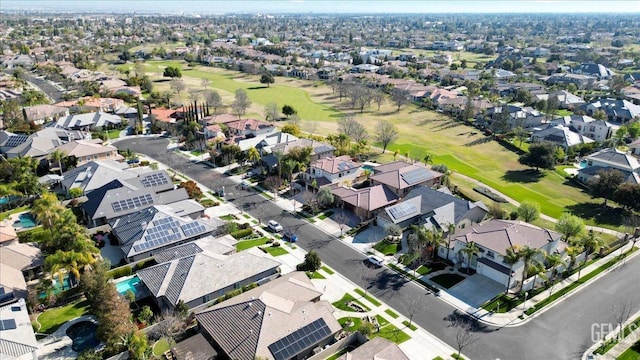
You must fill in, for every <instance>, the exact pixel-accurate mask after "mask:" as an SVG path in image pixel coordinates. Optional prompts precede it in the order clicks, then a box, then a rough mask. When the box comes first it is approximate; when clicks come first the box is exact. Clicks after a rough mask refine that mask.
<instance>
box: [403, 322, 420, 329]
mask: <svg viewBox="0 0 640 360" xmlns="http://www.w3.org/2000/svg"><path fill="white" fill-rule="evenodd" d="M402 325H404V326H406V327H408V328H409V329H411V330H413V331H416V330H418V327H417V326H415V325H414V324H412V323H410V322H409V320H405V321H403V322H402Z"/></svg>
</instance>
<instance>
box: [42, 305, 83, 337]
mask: <svg viewBox="0 0 640 360" xmlns="http://www.w3.org/2000/svg"><path fill="white" fill-rule="evenodd" d="M88 312H89V302H88V301H87V300H84V301H76V302H73V303H71V304H68V305H65V306H62V307H57V308H53V309H49V310H47V311H45V312H43V313H42V314H40V315H39V316H38V322H39V323H40V329H38V332H39V333H43V334H51V333H53V332H54V331H56V329H58V328H59V327H60V326H61V325H62V324H64V323H65V322H67V321H69V320H71V319H75V318H77V317H79V316H82V315H85V314H87V313H88ZM36 327H37V325H36Z"/></svg>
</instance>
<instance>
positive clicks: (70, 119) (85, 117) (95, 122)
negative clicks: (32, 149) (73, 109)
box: [51, 112, 122, 130]
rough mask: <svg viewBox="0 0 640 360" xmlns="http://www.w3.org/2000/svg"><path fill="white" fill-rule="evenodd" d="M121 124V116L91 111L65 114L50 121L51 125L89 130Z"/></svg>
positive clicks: (60, 127)
mask: <svg viewBox="0 0 640 360" xmlns="http://www.w3.org/2000/svg"><path fill="white" fill-rule="evenodd" d="M121 124H122V118H121V117H120V116H118V115H114V114H108V113H104V112H93V113H85V114H76V115H70V116H65V117H62V118H60V119H58V120H57V121H55V122H52V123H51V126H53V127H56V128H59V129H68V130H89V129H96V128H97V129H104V128H114V127H118V126H120V125H121Z"/></svg>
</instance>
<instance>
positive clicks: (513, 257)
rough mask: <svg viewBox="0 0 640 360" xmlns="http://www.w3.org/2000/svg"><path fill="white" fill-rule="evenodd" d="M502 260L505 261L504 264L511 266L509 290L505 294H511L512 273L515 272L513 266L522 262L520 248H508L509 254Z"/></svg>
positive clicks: (508, 281) (508, 282)
mask: <svg viewBox="0 0 640 360" xmlns="http://www.w3.org/2000/svg"><path fill="white" fill-rule="evenodd" d="M502 260H504V262H505V263H506V264H507V265H509V274H508V276H509V278H508V279H507V290H506V291H505V294H507V293H509V289H510V288H511V277H512V276H513V274H512V272H513V265H515V264H517V263H518V261H520V252H519V251H518V248H515V247H510V248H507V252H506V255H505V256H504V257H503V258H502Z"/></svg>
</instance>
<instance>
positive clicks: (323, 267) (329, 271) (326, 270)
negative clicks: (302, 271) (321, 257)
mask: <svg viewBox="0 0 640 360" xmlns="http://www.w3.org/2000/svg"><path fill="white" fill-rule="evenodd" d="M320 269H322V270H324V272H326V273H327V274H329V275H333V274H335V273H334V272H333V270H331V269H329V268H328V267H326V266H324V265H323V266H322V267H320Z"/></svg>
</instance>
